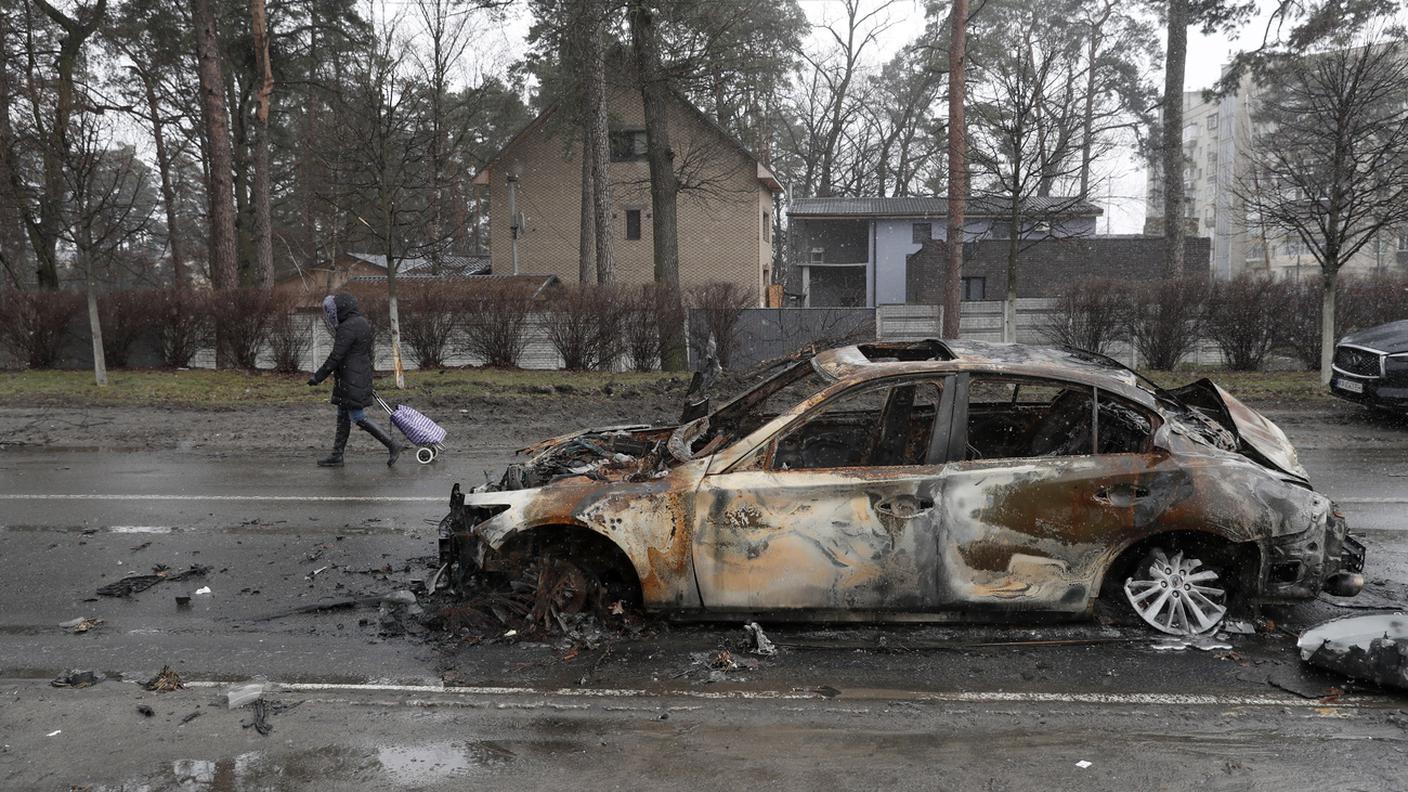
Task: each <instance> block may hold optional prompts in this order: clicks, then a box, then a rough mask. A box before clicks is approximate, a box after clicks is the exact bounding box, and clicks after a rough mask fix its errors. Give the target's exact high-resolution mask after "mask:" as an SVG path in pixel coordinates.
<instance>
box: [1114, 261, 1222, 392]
mask: <svg viewBox="0 0 1408 792" xmlns="http://www.w3.org/2000/svg"><path fill="white" fill-rule="evenodd" d="M1207 288H1208V287H1207V281H1206V280H1204V279H1202V278H1192V277H1185V278H1164V279H1162V280H1154V281H1146V282H1143V283H1140V284H1137V285H1135V286H1134V287H1132V288H1131V289H1130V299H1129V302H1128V304H1127V305H1126V308H1125V322H1124V325H1125V327H1126V329H1127V331H1128V332H1129V337H1130V340H1131V341H1132V342H1133V343H1134V348H1135V349H1136V350H1137V351H1138V352H1139V355H1140V357H1142V358H1143V359H1144V362H1145V365H1146V366H1148V367H1149V368H1151V369H1154V370H1156V371H1172V370H1173V369H1175V368H1177V367H1178V364H1179V363H1180V362H1181V361H1182V360H1183V358H1185V357H1187V356H1188V353H1190V352H1192V351H1193V348H1194V347H1195V346H1196V345H1197V343H1198V338H1199V334H1200V332H1201V330H1202V323H1203V306H1204V302H1205V300H1206V296H1207Z"/></svg>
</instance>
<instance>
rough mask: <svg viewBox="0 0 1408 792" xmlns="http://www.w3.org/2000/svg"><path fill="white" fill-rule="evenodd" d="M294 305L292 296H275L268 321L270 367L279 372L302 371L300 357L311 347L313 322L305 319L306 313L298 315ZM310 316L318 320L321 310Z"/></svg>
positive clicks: (306, 317)
mask: <svg viewBox="0 0 1408 792" xmlns="http://www.w3.org/2000/svg"><path fill="white" fill-rule="evenodd" d="M297 307H298V301H297V300H296V299H294V298H292V297H278V298H276V299H275V300H274V315H273V317H272V318H271V319H270V321H269V353H270V355H272V356H273V358H274V370H275V371H277V372H280V373H282V374H292V373H294V372H296V371H302V370H303V356H304V355H306V354H308V350H309V349H311V348H312V347H313V326H314V322H313V321H309V319H310V317H309V316H308V315H307V314H304V315H300V314H298V313H297V311H296V309H297ZM313 319H314V321H316V322H318V323H321V321H322V316H321V311H320V312H319V316H317V317H313Z"/></svg>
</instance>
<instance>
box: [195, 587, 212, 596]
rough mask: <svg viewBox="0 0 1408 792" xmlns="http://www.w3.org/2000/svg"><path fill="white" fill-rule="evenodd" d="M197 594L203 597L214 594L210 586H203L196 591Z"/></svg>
mask: <svg viewBox="0 0 1408 792" xmlns="http://www.w3.org/2000/svg"><path fill="white" fill-rule="evenodd" d="M195 593H196V595H197V596H201V595H205V594H211V593H213V592H212V591H211V590H210V586H201V587H200V588H198V589H196V592H195Z"/></svg>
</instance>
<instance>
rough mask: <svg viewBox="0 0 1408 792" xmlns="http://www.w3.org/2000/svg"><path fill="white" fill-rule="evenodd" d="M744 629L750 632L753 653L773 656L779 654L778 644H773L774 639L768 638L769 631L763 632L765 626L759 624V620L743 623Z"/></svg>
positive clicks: (749, 638)
mask: <svg viewBox="0 0 1408 792" xmlns="http://www.w3.org/2000/svg"><path fill="white" fill-rule="evenodd" d="M743 631H744V632H746V633H748V641H749V644H750V645H751V646H750V651H752V652H753V654H756V655H762V656H763V657H772V656H774V655H776V654H777V646H775V645H774V644H773V642H772V640H771V639H769V638H768V636H767V633H765V632H763V628H762V627H761V626H759V625H758V623H757V622H748V623H747V624H745V625H743Z"/></svg>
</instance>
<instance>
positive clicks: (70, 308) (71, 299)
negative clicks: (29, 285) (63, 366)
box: [0, 290, 82, 369]
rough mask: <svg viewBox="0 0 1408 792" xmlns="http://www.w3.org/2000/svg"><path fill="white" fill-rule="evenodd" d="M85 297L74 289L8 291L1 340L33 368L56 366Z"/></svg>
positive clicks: (0, 334)
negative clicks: (71, 290) (71, 325)
mask: <svg viewBox="0 0 1408 792" xmlns="http://www.w3.org/2000/svg"><path fill="white" fill-rule="evenodd" d="M81 303H82V299H81V298H80V297H79V295H77V294H75V293H73V292H53V291H15V290H9V291H6V292H5V294H4V295H3V299H0V304H3V305H4V306H5V310H4V313H3V315H2V316H0V343H3V344H4V345H5V348H6V349H8V350H9V351H10V354H12V355H14V356H15V357H16V358H18V359H19V360H21V361H24V363H25V364H26V365H28V366H29V367H30V368H37V369H42V368H53V366H54V364H56V363H58V361H59V355H60V354H62V352H63V346H64V342H65V341H67V340H68V338H69V322H70V321H71V320H72V319H73V317H74V315H75V314H77V313H78V309H79V306H80V305H81Z"/></svg>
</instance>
